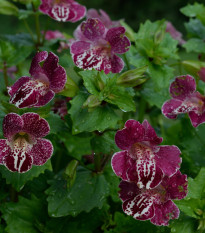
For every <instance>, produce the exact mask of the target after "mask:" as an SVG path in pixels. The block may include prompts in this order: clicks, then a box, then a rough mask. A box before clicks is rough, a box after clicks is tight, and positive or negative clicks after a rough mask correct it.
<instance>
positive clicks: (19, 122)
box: [0, 113, 53, 173]
mask: <svg viewBox="0 0 205 233" xmlns="http://www.w3.org/2000/svg"><path fill="white" fill-rule="evenodd" d="M49 131H50V127H49V124H48V122H47V121H46V120H44V119H42V118H40V116H39V115H38V114H36V113H25V114H23V115H22V116H19V115H18V114H16V113H9V114H8V115H6V116H5V117H4V120H3V133H4V137H5V138H7V139H0V164H3V165H5V166H6V167H7V168H8V169H9V170H10V171H12V172H20V173H22V172H26V171H28V170H30V169H31V167H32V165H36V166H40V165H43V164H44V163H45V162H46V161H47V160H48V159H49V158H50V157H51V155H52V153H53V146H52V143H51V142H50V141H49V140H47V139H43V138H42V137H45V136H46V135H47V134H48V133H49Z"/></svg>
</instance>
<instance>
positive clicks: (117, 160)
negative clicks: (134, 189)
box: [111, 151, 135, 180]
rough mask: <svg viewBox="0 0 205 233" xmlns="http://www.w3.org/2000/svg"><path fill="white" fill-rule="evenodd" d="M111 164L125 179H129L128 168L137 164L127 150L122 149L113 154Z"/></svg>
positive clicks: (116, 172)
mask: <svg viewBox="0 0 205 233" xmlns="http://www.w3.org/2000/svg"><path fill="white" fill-rule="evenodd" d="M111 164H112V169H113V171H114V172H115V174H116V175H117V176H119V177H121V178H122V179H123V180H128V179H127V170H128V169H129V168H130V167H131V166H132V164H135V161H134V160H133V159H131V158H130V157H129V155H128V152H127V151H120V152H117V153H115V154H114V155H113V157H112V162H111Z"/></svg>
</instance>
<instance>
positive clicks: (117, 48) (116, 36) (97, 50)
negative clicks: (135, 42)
mask: <svg viewBox="0 0 205 233" xmlns="http://www.w3.org/2000/svg"><path fill="white" fill-rule="evenodd" d="M75 36H76V38H77V41H76V42H73V43H72V45H71V48H70V51H71V54H72V58H73V61H74V63H75V64H76V66H78V67H79V68H82V69H84V70H87V69H88V70H91V69H93V68H94V69H96V70H99V71H100V70H104V72H105V73H106V74H107V73H109V72H110V71H111V72H113V73H119V72H120V71H121V70H122V69H123V67H124V62H123V60H122V59H121V58H120V57H118V56H117V55H116V54H123V53H125V52H127V51H128V50H129V47H130V41H129V39H128V38H127V37H126V36H125V28H124V27H114V28H111V29H109V30H108V29H106V27H105V25H104V24H103V23H102V22H101V21H100V20H99V19H97V18H94V19H91V18H90V19H88V20H87V21H86V22H83V23H82V24H81V26H80V31H77V32H76V35H75Z"/></svg>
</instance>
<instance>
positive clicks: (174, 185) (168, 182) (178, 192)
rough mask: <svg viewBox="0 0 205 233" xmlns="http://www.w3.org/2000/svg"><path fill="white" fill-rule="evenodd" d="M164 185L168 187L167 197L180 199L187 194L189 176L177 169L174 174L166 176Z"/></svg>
mask: <svg viewBox="0 0 205 233" xmlns="http://www.w3.org/2000/svg"><path fill="white" fill-rule="evenodd" d="M162 186H164V188H165V189H166V192H167V198H169V199H178V200H180V199H182V198H184V197H186V195H187V186H188V181H187V176H186V175H183V174H181V172H180V171H177V172H176V173H175V174H174V175H173V176H171V177H165V178H164V179H163V181H162Z"/></svg>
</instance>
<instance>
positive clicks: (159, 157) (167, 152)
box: [154, 146, 182, 176]
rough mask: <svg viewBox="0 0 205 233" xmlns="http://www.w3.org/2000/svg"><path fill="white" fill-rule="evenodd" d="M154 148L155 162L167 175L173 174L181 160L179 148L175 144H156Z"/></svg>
mask: <svg viewBox="0 0 205 233" xmlns="http://www.w3.org/2000/svg"><path fill="white" fill-rule="evenodd" d="M155 150H156V152H155V153H154V154H155V161H156V164H157V165H158V166H159V167H160V168H161V169H162V171H163V172H164V174H165V175H167V176H172V175H173V174H175V173H176V172H177V170H179V168H180V164H181V162H182V160H181V158H180V154H181V151H180V150H179V148H178V147H177V146H157V147H156V148H155Z"/></svg>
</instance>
